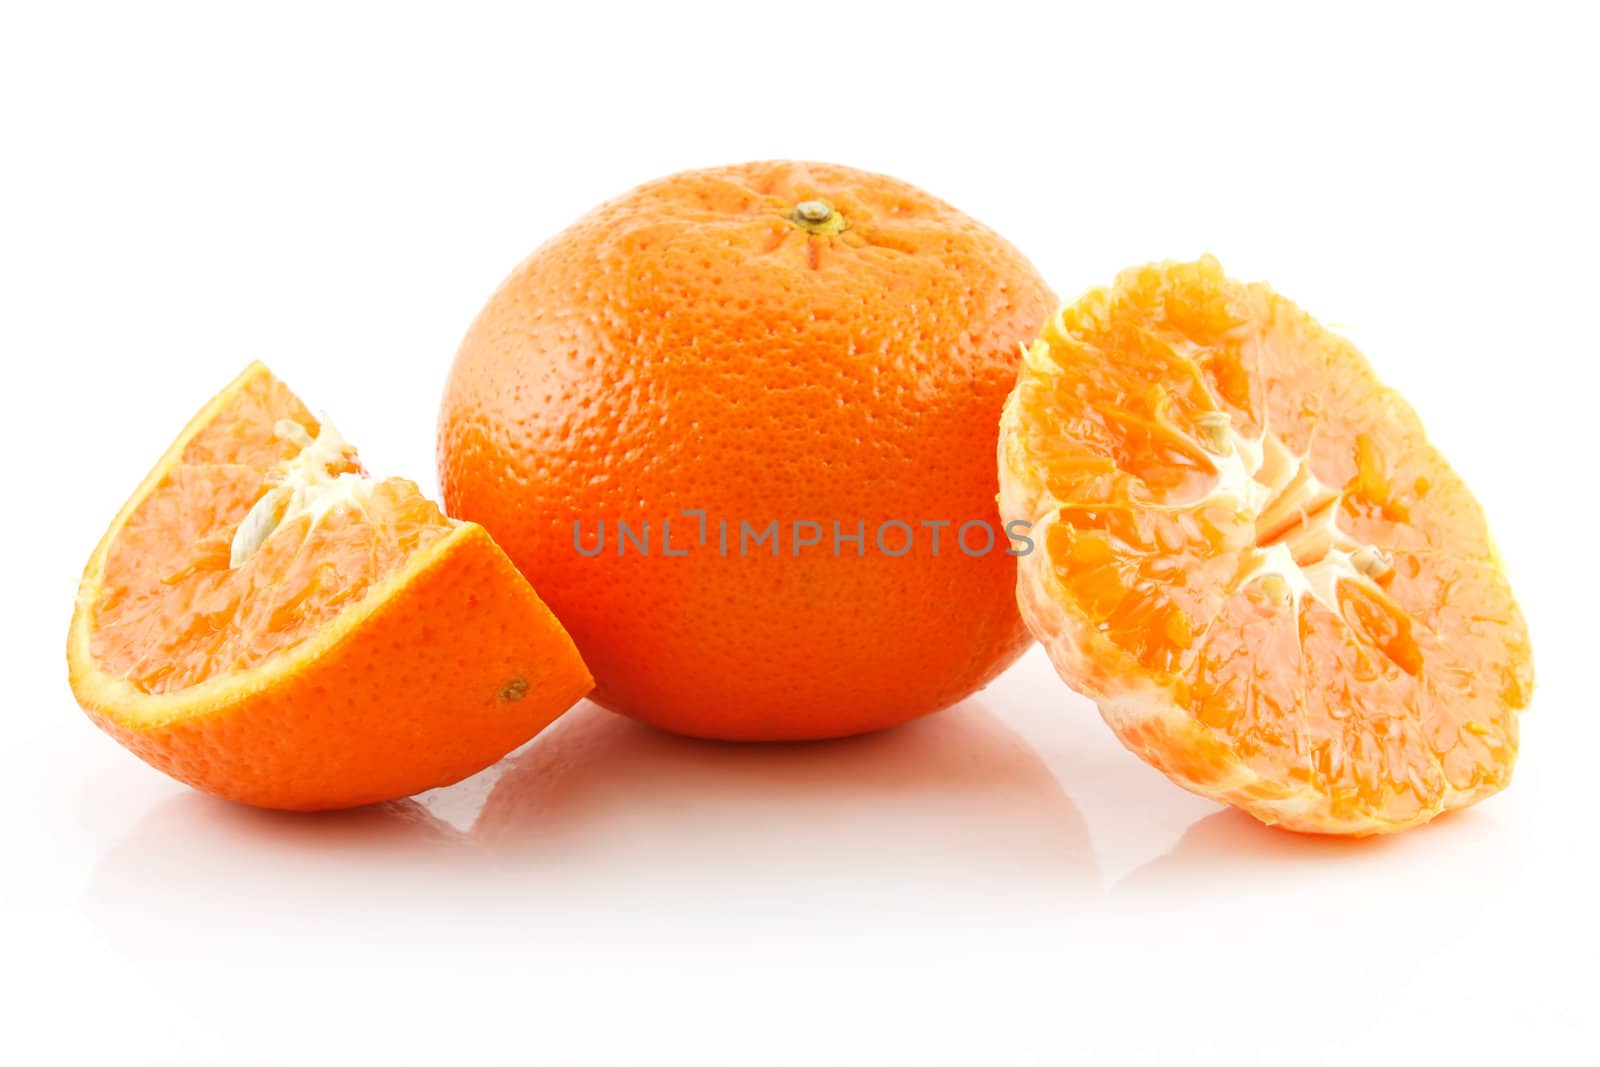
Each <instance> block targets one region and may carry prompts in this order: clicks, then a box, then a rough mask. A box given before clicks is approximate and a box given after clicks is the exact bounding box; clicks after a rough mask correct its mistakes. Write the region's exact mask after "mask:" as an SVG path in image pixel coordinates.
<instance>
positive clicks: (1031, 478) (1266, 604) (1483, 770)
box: [1000, 257, 1533, 834]
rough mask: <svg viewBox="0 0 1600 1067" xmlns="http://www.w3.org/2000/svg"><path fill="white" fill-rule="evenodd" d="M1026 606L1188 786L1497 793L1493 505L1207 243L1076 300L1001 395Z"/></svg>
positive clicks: (1396, 404)
mask: <svg viewBox="0 0 1600 1067" xmlns="http://www.w3.org/2000/svg"><path fill="white" fill-rule="evenodd" d="M1000 482H1001V511H1002V513H1003V515H1004V517H1005V518H1006V520H1008V521H1011V520H1018V519H1022V520H1028V521H1031V522H1033V523H1034V532H1033V537H1034V540H1035V543H1036V544H1037V546H1038V548H1037V550H1036V551H1034V552H1032V553H1031V554H1029V555H1027V556H1024V557H1023V558H1022V559H1021V561H1020V570H1019V578H1018V599H1019V602H1020V604H1021V607H1022V611H1023V616H1024V618H1025V619H1026V620H1027V622H1028V625H1029V627H1030V629H1031V630H1032V631H1033V632H1034V634H1035V636H1037V637H1038V638H1039V640H1040V641H1041V642H1042V643H1043V644H1044V645H1045V647H1046V649H1047V650H1048V652H1049V655H1050V657H1051V660H1052V661H1053V662H1054V664H1055V666H1056V669H1057V671H1058V673H1060V674H1061V676H1062V677H1063V678H1064V679H1065V680H1066V681H1067V682H1068V683H1069V684H1070V685H1072V686H1073V687H1074V688H1076V689H1078V690H1080V691H1081V692H1083V693H1084V694H1085V695H1087V696H1089V697H1091V698H1093V699H1094V700H1095V701H1096V702H1097V703H1098V705H1099V707H1100V710H1101V713H1102V715H1103V716H1104V718H1105V719H1106V721H1107V722H1108V723H1109V724H1110V725H1111V727H1112V729H1113V730H1115V731H1116V733H1117V735H1118V737H1119V738H1121V740H1122V742H1123V743H1124V744H1125V745H1127V746H1128V747H1129V748H1130V749H1132V750H1133V751H1134V752H1136V753H1138V754H1139V755H1140V756H1142V757H1143V758H1145V759H1146V760H1148V761H1149V762H1150V763H1152V764H1154V765H1155V766H1156V767H1158V768H1159V769H1160V770H1162V771H1164V772H1165V773H1166V774H1167V775H1168V776H1169V777H1171V778H1172V779H1173V780H1174V781H1176V782H1177V783H1178V784H1180V785H1182V786H1184V787H1186V788H1188V789H1191V790H1193V791H1194V792H1197V793H1200V794H1203V795H1206V796H1210V797H1214V798H1217V799H1219V800H1223V801H1226V802H1228V803H1231V804H1235V805H1238V806H1239V807H1241V808H1243V809H1245V810H1246V811H1248V812H1250V813H1251V814H1252V815H1254V816H1256V817H1257V818H1258V819H1261V820H1262V821H1263V822H1267V823H1277V824H1281V825H1282V826H1285V827H1288V828H1291V829H1295V830H1303V831H1313V832H1323V833H1342V834H1370V833H1385V832H1391V831H1396V830H1403V829H1406V828H1408V827H1411V826H1416V825H1418V824H1420V823H1423V822H1426V821H1427V820H1429V819H1431V818H1433V817H1434V816H1436V815H1438V814H1439V813H1440V812H1443V811H1446V810H1448V809H1451V808H1457V807H1461V806H1464V805H1467V804H1471V803H1474V802H1475V801H1478V800H1480V799H1482V798H1484V797H1486V796H1488V795H1490V794H1492V793H1494V792H1496V791H1497V790H1499V789H1501V788H1502V787H1504V786H1505V785H1506V784H1507V782H1508V781H1509V780H1510V777H1511V770H1512V764H1513V763H1514V762H1515V759H1516V753H1517V715H1518V712H1519V711H1520V710H1521V709H1522V708H1524V707H1525V706H1526V705H1527V703H1528V699H1529V696H1530V694H1531V691H1532V687H1533V663H1532V650H1531V648H1530V645H1529V642H1528V634H1527V628H1526V625H1525V624H1524V621H1523V618H1522V615H1521V612H1520V611H1519V610H1518V608H1517V604H1516V601H1515V600H1514V599H1513V597H1512V593H1511V587H1510V585H1509V584H1508V582H1507V580H1506V577H1505V573H1504V570H1503V567H1502V564H1501V561H1500V558H1499V556H1498V554H1497V552H1496V549H1495V546H1494V543H1493V541H1492V540H1491V539H1490V536H1489V531H1488V527H1487V525H1486V523H1485V521H1484V517H1483V512H1482V510H1481V509H1480V508H1479V506H1478V504H1477V502H1476V501H1475V500H1474V499H1473V497H1472V495H1471V494H1470V493H1469V492H1468V490H1467V488H1466V486H1465V485H1464V484H1463V483H1462V481H1461V479H1460V478H1459V477H1457V475H1456V474H1455V472H1454V471H1453V470H1451V468H1450V466H1449V464H1448V463H1446V461H1445V459H1444V457H1443V456H1442V455H1441V454H1440V453H1439V452H1438V450H1437V449H1435V448H1434V447H1433V446H1432V445H1431V444H1429V443H1428V440H1427V438H1426V436H1425V435H1424V433H1423V429H1422V424H1421V422H1420V421H1419V420H1418V418H1417V416H1416V414H1415V412H1413V410H1412V409H1411V407H1410V406H1409V405H1408V404H1407V403H1406V402H1405V400H1404V399H1402V398H1401V397H1400V395H1399V394H1397V393H1396V392H1394V391H1393V390H1392V389H1389V388H1387V387H1386V386H1384V385H1383V384H1382V383H1381V382H1379V381H1378V379H1377V377H1376V376H1375V375H1374V374H1373V372H1372V369H1371V368H1370V366H1369V365H1368V364H1367V361H1366V360H1365V359H1364V358H1363V357H1362V356H1361V354H1360V353H1359V352H1357V351H1356V349H1355V348H1354V347H1353V346H1352V345H1350V344H1349V343H1348V342H1347V341H1345V340H1343V339H1342V338H1339V337H1337V336H1335V335H1334V334H1332V333H1330V332H1329V331H1328V330H1326V329H1324V328H1323V327H1322V326H1320V325H1318V324H1317V323H1316V322H1315V321H1314V320H1313V319H1312V318H1311V317H1310V316H1309V315H1307V314H1306V313H1305V312H1303V311H1301V310H1300V309H1299V308H1298V307H1297V306H1295V305H1294V304H1292V303H1291V302H1289V301H1288V300H1286V299H1284V298H1283V297H1281V296H1279V295H1278V294H1276V293H1274V292H1273V291H1272V290H1271V289H1269V288H1268V287H1266V286H1265V285H1259V284H1255V285H1245V284H1241V283H1238V282H1235V281H1233V280H1230V279H1229V278H1227V277H1225V276H1224V274H1223V272H1222V268H1221V266H1220V265H1219V264H1218V263H1217V261H1216V260H1215V259H1212V258H1209V257H1207V258H1204V259H1202V260H1200V261H1199V262H1195V263H1164V264H1157V265H1152V266H1147V267H1142V268H1136V269H1133V270H1129V271H1126V272H1124V273H1123V274H1122V275H1121V276H1120V277H1119V278H1118V279H1117V281H1116V284H1115V285H1114V286H1112V287H1111V288H1108V289H1107V288H1102V289H1096V290H1094V291H1092V292H1090V293H1088V294H1087V295H1085V296H1084V297H1082V298H1081V299H1080V300H1078V301H1077V302H1075V303H1073V304H1070V305H1068V306H1066V307H1064V308H1062V309H1061V311H1060V312H1059V313H1058V314H1057V315H1056V316H1055V317H1054V318H1052V319H1051V320H1050V322H1049V323H1047V324H1046V326H1045V328H1044V331H1043V333H1042V336H1041V337H1040V338H1039V340H1038V341H1036V342H1035V343H1034V344H1033V345H1032V347H1031V348H1029V349H1028V350H1027V353H1026V358H1025V360H1024V366H1023V369H1022V371H1021V376H1020V379H1019V382H1018V384H1017V387H1016V389H1015V391H1014V392H1013V393H1012V394H1011V397H1010V399H1009V401H1008V403H1007V405H1006V409H1005V415H1004V417H1003V421H1002V435H1001V443H1000Z"/></svg>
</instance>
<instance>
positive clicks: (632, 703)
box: [439, 162, 1054, 740]
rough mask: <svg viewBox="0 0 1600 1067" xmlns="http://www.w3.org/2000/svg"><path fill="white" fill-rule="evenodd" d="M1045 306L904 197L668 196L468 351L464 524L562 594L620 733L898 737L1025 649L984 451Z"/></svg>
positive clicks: (462, 396) (862, 182)
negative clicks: (964, 529) (884, 733)
mask: <svg viewBox="0 0 1600 1067" xmlns="http://www.w3.org/2000/svg"><path fill="white" fill-rule="evenodd" d="M1053 306H1054V298H1053V297H1052V295H1051V293H1050V291H1049V289H1048V288H1047V287H1046V286H1045V283H1044V281H1043V280H1042V279H1041V278H1040V277H1039V275H1038V274H1037V272H1035V271H1034V269H1033V267H1032V266H1030V265H1029V264H1028V262H1027V261H1026V260H1025V259H1024V258H1023V257H1022V256H1021V254H1020V253H1018V252H1017V250H1016V249H1015V248H1013V247H1012V246H1011V245H1010V244H1008V243H1007V242H1006V241H1004V240H1003V239H1002V238H1000V237H999V236H997V235H996V234H995V233H993V232H992V231H990V230H988V229H986V228H985V227H983V226H981V225H979V224H978V223H977V222H974V221H973V220H972V219H970V218H968V217H967V216H966V215H963V214H962V213H961V212H959V211H957V210H955V209H954V208H952V207H950V206H949V205H948V204H945V203H944V202H942V201H940V200H937V199H935V198H934V197H932V196H929V195H928V194H927V193H924V192H922V191H921V190H919V189H916V188H914V187H912V186H910V185H907V184H906V183H904V182H901V181H897V180H895V179H893V178H886V177H883V176H880V175H876V174H867V173H863V172H861V171H858V170H852V169H850V168H848V167H841V166H834V165H829V164H821V163H793V162H769V163H751V164H746V165H742V166H730V167H719V168H715V169H711V170H701V171H692V172H689V173H685V174H677V175H674V176H672V177H668V178H664V179H662V180H660V181H655V182H651V183H650V184H648V185H645V186H642V187H640V188H638V189H635V190H634V191H632V192H630V193H627V194H625V195H623V196H621V197H619V198H617V199H615V200H612V201H610V202H609V203H606V204H604V205H602V206H601V207H599V208H598V209H596V210H595V211H594V212H592V213H591V214H589V215H588V216H586V217H585V218H583V219H581V220H580V221H579V222H577V223H576V224H575V225H573V226H572V227H571V228H570V229H568V230H566V231H565V232H563V233H561V234H559V235H557V236H556V237H555V238H554V239H552V240H551V241H550V242H548V243H547V244H545V245H544V246H543V247H542V248H540V249H539V250H538V251H536V252H535V253H534V254H533V255H532V256H531V257H530V258H528V259H527V260H526V261H524V262H523V263H522V264H521V265H520V266H519V267H517V269H516V270H515V271H514V272H513V273H512V275H511V277H510V278H508V279H507V280H506V281H505V282H504V284H503V285H502V286H501V287H500V289H499V291H498V292H496V293H495V294H494V295H493V297H491V298H490V300H489V303H488V305H487V306H486V307H485V308H484V309H483V311H482V313H481V314H480V315H479V316H478V319H477V321H476V322H475V323H474V324H473V325H472V328H471V330H470V332H469V333H468V334H467V336H466V339H465V340H464V341H463V343H462V345H461V350H460V352H459V354H458V355H457V357H456V362H455V366H454V368H453V370H452V372H451V374H450V379H449V383H448V385H447V387H446V390H445V395H444V403H443V409H442V413H441V418H440V427H439V472H440V482H441V485H442V487H443V492H444V501H445V506H446V508H447V510H449V512H450V513H451V514H452V515H459V516H461V517H463V518H468V519H472V520H473V521H475V522H480V523H482V524H483V525H484V526H485V527H487V528H488V530H489V532H490V533H492V534H493V535H494V537H495V539H496V540H497V541H498V542H499V543H500V544H501V545H502V546H504V548H505V549H506V552H507V553H508V554H509V555H510V556H511V558H512V559H513V560H514V561H516V564H517V566H518V567H520V568H521V569H522V571H523V573H524V574H526V575H528V576H529V578H530V579H532V580H533V581H534V582H535V583H536V584H537V585H538V586H539V588H540V590H541V591H542V592H543V593H544V595H545V596H546V597H548V599H549V602H550V605H551V607H552V608H553V609H554V610H555V612H556V614H557V615H559V616H560V617H561V619H562V621H563V623H565V625H566V626H567V627H568V629H569V630H570V632H571V633H572V636H573V638H574V640H576V641H577V644H578V648H579V649H580V651H582V653H583V656H584V659H585V660H586V662H588V664H589V665H590V667H591V668H592V669H593V670H594V673H595V679H596V690H595V699H596V700H598V701H599V702H600V703H602V704H604V705H605V706H606V707H609V708H611V709H613V710H616V711H621V712H625V713H626V714H629V715H632V716H634V717H636V718H639V719H642V720H644V721H646V722H649V723H653V724H655V725H657V726H661V727H665V728H667V729H670V730H675V731H679V732H682V733H687V734H693V735H699V736H704V737H716V738H728V739H740V740H776V739H802V738H821V737H834V736H840V735H844V734H853V733H859V732H862V731H866V730H872V729H877V728H879V727H885V726H890V725H893V724H895V723H899V722H903V721H905V720H907V719H910V718H913V717H915V716H918V715H922V714H924V713H926V712H931V711H934V710H937V709H938V708H942V707H945V706H946V705H948V704H951V703H953V702H955V701H956V700H958V699H960V698H961V697H963V696H965V695H967V694H968V693H970V692H972V691H973V690H975V689H977V688H979V687H980V686H982V685H983V684H985V683H986V682H987V681H989V680H990V679H991V678H993V677H994V676H995V675H996V674H997V673H998V672H999V671H1000V670H1001V669H1003V668H1004V667H1005V666H1006V665H1007V664H1008V663H1010V662H1011V661H1012V660H1013V659H1014V658H1015V657H1016V656H1017V655H1018V653H1019V652H1020V651H1021V650H1022V648H1023V647H1024V645H1025V643H1026V641H1027V634H1026V631H1025V630H1024V628H1023V626H1022V624H1021V621H1020V620H1019V618H1018V615H1017V609H1016V604H1015V595H1014V591H1013V586H1014V582H1015V576H1016V575H1015V565H1014V560H1013V559H1012V558H1011V557H1009V556H1007V555H1006V548H1007V547H1008V544H1009V542H1008V541H1007V539H1006V538H1005V536H1004V535H1003V532H1002V531H1000V530H998V528H997V527H998V513H997V510H996V507H995V493H996V490H997V484H996V479H995V472H994V462H993V458H992V457H993V452H992V448H991V446H992V445H993V444H994V443H995V441H996V437H997V433H998V422H999V417H1000V409H1001V405H1002V404H1003V403H1004V400H1005V395H1006V392H1007V391H1008V389H1009V388H1010V385H1011V383H1012V382H1013V381H1014V380H1015V377H1016V367H1017V362H1018V350H1019V347H1020V345H1021V343H1022V342H1024V341H1026V340H1027V339H1028V338H1030V337H1032V336H1033V335H1034V333H1035V332H1036V331H1037V329H1038V326H1039V323H1040V322H1042V321H1043V320H1044V317H1045V316H1046V315H1047V314H1048V313H1049V312H1050V310H1051V308H1052V307H1053ZM684 512H691V513H692V514H688V515H685V514H684ZM619 522H624V523H627V524H628V530H629V532H630V533H631V534H632V535H633V537H634V538H635V540H634V541H624V540H622V539H621V538H622V536H624V535H623V531H622V530H621V529H620V527H619V526H618V525H617V523H619ZM702 522H703V523H704V525H703V526H702ZM724 522H725V523H727V524H728V525H727V527H726V529H727V531H728V536H729V542H728V549H727V554H726V555H723V553H722V537H721V534H722V530H723V529H724V528H723V527H722V526H721V525H719V524H721V523H724ZM897 522H898V523H904V524H905V527H906V528H901V527H899V526H894V525H890V526H889V527H888V528H887V530H883V529H881V528H882V527H883V526H884V524H885V523H890V524H893V523H897ZM941 522H942V523H947V524H949V525H947V526H943V527H941V526H936V525H934V526H929V525H924V524H925V523H941ZM968 522H982V523H983V524H984V525H985V526H986V527H987V528H988V529H989V531H990V532H989V537H991V538H993V539H994V541H995V543H994V545H993V546H991V550H990V551H987V552H979V551H978V550H979V549H980V548H982V547H983V545H984V542H985V538H984V535H983V534H982V533H980V532H979V530H978V529H977V528H976V527H973V528H971V529H969V531H968V535H967V544H968V547H969V548H970V549H971V550H972V553H973V554H971V555H969V554H967V552H965V551H963V550H961V548H960V547H959V546H958V545H957V544H956V538H957V535H958V533H959V531H960V527H961V526H962V525H963V524H964V523H968ZM575 523H578V524H580V529H581V532H582V539H581V543H582V544H583V545H584V546H585V547H586V548H589V549H595V548H598V545H599V531H600V530H601V528H602V527H601V524H602V523H604V524H605V527H606V534H607V539H606V541H605V542H604V547H603V549H601V550H599V551H598V554H596V555H594V556H592V557H590V556H586V555H584V554H583V553H581V552H579V551H578V550H577V545H576V544H575V534H574V524H575ZM645 523H649V524H650V530H649V538H650V551H649V554H646V553H645V552H644V551H642V550H641V547H640V545H641V542H642V539H640V538H639V534H640V532H641V527H642V526H643V524H645ZM746 523H747V524H748V525H749V527H750V530H751V537H750V538H747V539H744V540H741V537H740V535H741V533H742V532H743V530H742V526H741V524H746ZM772 523H777V524H778V526H777V530H776V533H777V535H778V536H777V537H776V538H773V539H769V540H767V541H764V542H756V541H755V535H756V534H760V533H764V532H767V531H768V530H769V529H770V526H771V524H772ZM796 523H800V524H802V525H801V526H800V527H799V529H798V530H796V528H795V526H794V524H796ZM807 523H815V524H816V528H815V529H814V528H813V527H812V526H810V525H804V524H807ZM834 523H838V524H839V526H838V528H837V531H836V530H835V527H834V526H833V524H834ZM663 524H667V525H666V527H665V529H663ZM908 530H909V533H910V534H911V537H910V539H909V540H910V542H911V547H910V549H909V550H908V551H906V553H905V554H904V555H893V554H891V553H893V552H895V551H898V550H900V549H902V548H904V547H905V546H906V544H907V541H908V538H907V531H908ZM835 532H838V533H839V534H840V535H842V536H841V538H840V539H839V540H838V541H837V542H836V541H835V539H834V534H835ZM858 532H860V533H862V534H863V541H862V543H861V545H860V548H859V549H858V547H857V542H855V541H854V540H851V538H853V537H854V535H856V534H857V533H858ZM880 532H881V533H882V534H883V544H884V546H886V547H887V549H888V550H889V551H887V552H885V551H881V550H880V545H879V544H878V536H879V534H880ZM795 533H798V534H799V536H798V537H795V536H792V535H793V534H795ZM935 534H939V535H940V536H941V541H940V545H939V554H938V555H934V553H933V537H934V535H935ZM666 535H670V539H671V546H672V551H673V552H683V553H685V554H684V555H682V556H676V555H674V556H668V555H667V554H666V551H665V546H664V544H663V541H664V539H665V536H666ZM813 537H816V538H817V539H818V541H817V543H816V544H798V543H797V542H809V541H810V540H811V539H812V538H813ZM774 547H775V548H776V550H777V551H778V555H777V556H773V555H772V554H771V553H772V550H773V548H774ZM619 548H620V550H621V551H620V554H619ZM835 549H837V555H836V554H835ZM797 552H798V554H796V553H797Z"/></svg>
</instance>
